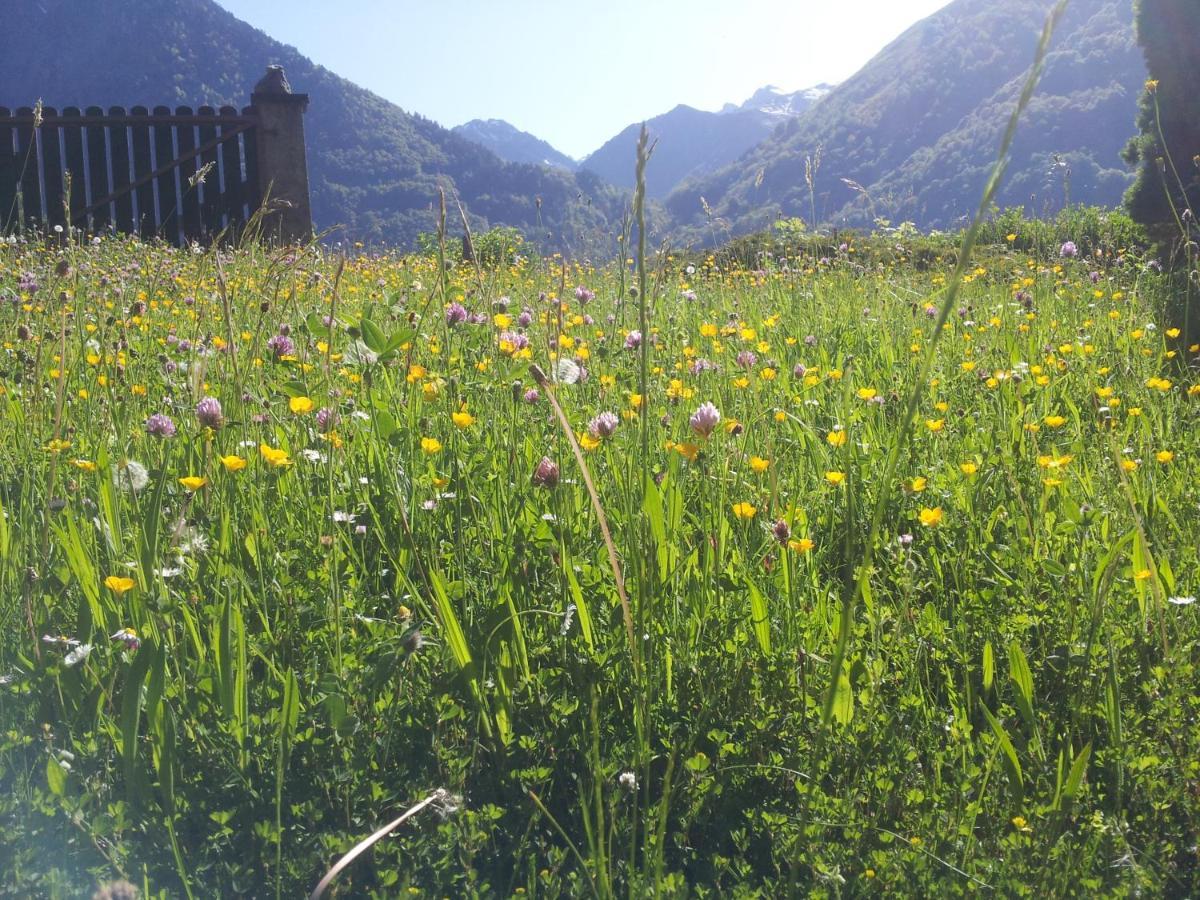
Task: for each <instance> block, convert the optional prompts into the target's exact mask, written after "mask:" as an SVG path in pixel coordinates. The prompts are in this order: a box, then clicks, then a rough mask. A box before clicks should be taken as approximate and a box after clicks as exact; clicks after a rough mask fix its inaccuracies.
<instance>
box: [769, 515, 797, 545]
mask: <svg viewBox="0 0 1200 900" xmlns="http://www.w3.org/2000/svg"><path fill="white" fill-rule="evenodd" d="M771 534H773V535H775V540H777V541H779V543H781V544H786V543H787V542H788V538H790V537H791V536H792V528H791V526H790V525H788V523H787V522H785V521H784V520H783V519H780V520H779V521H777V522H776V523H775V524H774V525H773V526H772V527H771Z"/></svg>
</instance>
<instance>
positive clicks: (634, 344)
mask: <svg viewBox="0 0 1200 900" xmlns="http://www.w3.org/2000/svg"><path fill="white" fill-rule="evenodd" d="M640 346H642V333H641V332H640V331H638V330H637V329H634V330H633V331H631V332H629V334H627V335H625V349H626V350H636V349H637V348H638V347H640Z"/></svg>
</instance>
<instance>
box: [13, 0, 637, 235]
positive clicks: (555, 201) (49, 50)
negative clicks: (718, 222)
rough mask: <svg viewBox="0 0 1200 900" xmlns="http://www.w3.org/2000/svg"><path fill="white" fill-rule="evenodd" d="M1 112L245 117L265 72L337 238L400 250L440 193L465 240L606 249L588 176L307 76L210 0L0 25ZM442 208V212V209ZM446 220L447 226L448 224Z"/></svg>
mask: <svg viewBox="0 0 1200 900" xmlns="http://www.w3.org/2000/svg"><path fill="white" fill-rule="evenodd" d="M3 27H4V35H5V41H4V47H5V49H4V53H2V54H0V104H2V105H6V106H10V107H17V106H31V105H33V103H34V101H36V100H37V99H38V98H39V97H40V98H42V99H44V100H45V102H46V104H47V105H52V106H58V107H62V106H68V105H75V106H86V105H92V104H95V105H98V106H105V107H107V106H110V105H122V106H126V107H128V106H133V105H135V104H146V105H149V106H154V105H158V104H170V105H177V104H188V105H191V106H199V105H201V104H209V105H213V106H217V105H220V104H226V103H228V104H231V105H235V106H239V107H240V106H244V105H245V104H246V103H248V102H249V97H250V91H251V89H252V88H253V86H254V84H255V82H256V81H257V80H258V79H259V78H260V77H261V76H262V74H263V71H264V69H265V67H266V66H267V64H268V63H279V64H282V65H283V66H284V68H285V69H286V71H287V77H288V79H289V81H290V82H291V84H292V86H293V89H294V90H296V91H301V92H306V93H308V94H309V95H310V97H311V104H310V106H309V109H308V113H307V115H306V117H305V138H306V142H307V144H308V160H309V177H310V184H311V191H312V208H313V216H314V219H315V222H316V224H317V227H318V228H328V227H330V226H334V225H342V226H345V230H344V232H342V234H343V235H344V236H345V237H348V238H351V239H356V240H362V241H367V242H388V243H392V244H395V245H399V246H412V245H413V244H414V243H415V240H416V237H417V234H418V233H419V232H422V231H425V232H428V231H432V230H433V229H434V227H435V225H436V207H437V196H438V189H439V187H441V188H444V189H445V190H446V192H447V194H448V196H449V198H450V199H451V201H453V198H454V197H458V198H459V199H461V201H462V203H463V205H464V206H465V208H466V209H467V211H468V215H469V217H470V219H471V224H472V227H473V228H486V227H488V226H492V225H511V226H515V227H517V228H520V229H521V230H522V231H524V232H525V233H526V235H527V236H529V237H531V238H534V239H536V240H537V241H538V242H539V244H540V245H541V246H543V247H546V248H552V249H562V250H567V251H570V252H572V253H583V252H586V251H588V250H589V249H604V250H605V251H606V250H607V245H608V243H610V242H611V234H612V232H613V231H614V230H615V228H614V226H613V224H612V223H613V222H614V221H617V220H619V218H620V215H621V209H622V205H623V204H624V203H625V202H626V199H625V198H623V197H622V196H621V195H620V194H619V193H618V192H616V191H614V190H613V189H611V188H610V187H609V186H607V185H605V184H604V183H603V182H601V181H600V180H599V179H597V178H596V177H595V176H587V175H583V176H579V177H576V176H575V175H573V174H572V173H569V172H566V171H563V170H560V169H551V168H547V167H545V166H534V165H522V164H517V163H508V162H504V161H502V160H501V159H500V158H499V157H497V156H496V155H495V154H494V153H493V152H491V151H490V150H487V149H485V148H483V147H481V146H480V145H478V144H476V143H474V142H472V141H469V140H467V139H465V138H464V137H461V136H460V135H457V134H454V133H453V132H451V131H448V130H447V129H445V128H442V127H441V126H440V125H437V124H436V123H434V122H432V121H430V120H428V119H425V118H422V117H421V116H418V115H413V114H410V113H406V112H405V111H404V110H402V109H400V108H399V107H397V106H395V105H394V104H392V103H389V102H388V101H386V100H384V99H383V98H382V97H380V96H378V95H377V94H373V93H371V92H370V91H367V90H364V89H363V88H360V87H358V86H357V85H355V84H352V83H351V82H349V81H347V80H345V79H343V78H339V77H338V76H337V75H335V74H333V73H332V72H330V71H328V70H327V69H325V68H323V67H321V66H318V65H315V64H314V63H313V62H312V61H311V60H309V59H308V58H307V57H305V56H303V55H302V54H300V53H299V52H298V51H297V50H295V49H294V48H292V47H288V46H286V45H284V44H281V43H279V42H278V41H275V40H272V39H271V38H270V37H268V36H267V35H265V34H263V33H262V32H261V31H258V30H257V29H255V28H253V27H251V26H250V25H248V24H246V23H245V22H242V21H241V20H239V19H237V18H235V17H234V16H233V15H232V14H230V13H229V12H227V11H226V10H224V9H223V8H221V7H220V6H218V5H217V4H216V3H214V2H212V0H37V2H24V0H23V2H20V3H15V4H11V5H10V7H9V8H8V9H7V10H6V12H5V14H4V21H3ZM451 208H452V209H453V206H451ZM455 218H457V217H455Z"/></svg>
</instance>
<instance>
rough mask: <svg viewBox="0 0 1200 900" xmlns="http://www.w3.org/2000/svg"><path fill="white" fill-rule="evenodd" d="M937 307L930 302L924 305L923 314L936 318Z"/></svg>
mask: <svg viewBox="0 0 1200 900" xmlns="http://www.w3.org/2000/svg"><path fill="white" fill-rule="evenodd" d="M937 313H938V309H937V307H936V306H934V305H933V304H932V303H930V304H929V305H928V306H926V307H925V316H926V317H927V318H930V319H934V318H937Z"/></svg>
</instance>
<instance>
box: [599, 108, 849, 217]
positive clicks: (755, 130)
mask: <svg viewBox="0 0 1200 900" xmlns="http://www.w3.org/2000/svg"><path fill="white" fill-rule="evenodd" d="M828 91H829V86H828V85H824V84H822V85H817V86H815V87H811V88H806V89H805V90H802V91H795V92H794V93H786V92H784V91H781V90H779V89H778V88H776V87H771V86H768V87H764V88H762V89H760V90H758V91H756V92H755V93H754V95H753V96H752V97H750V99H748V100H747V101H746V102H745V103H742V104H741V105H740V106H736V105H734V104H732V103H727V104H725V106H724V107H723V108H722V109H721V110H720V111H719V112H705V111H704V110H699V109H694V108H693V107H691V106H684V105H682V104H681V105H679V106H676V107H675V108H674V109H673V110H671V111H670V112H667V113H663V114H662V115H661V116H655V117H654V118H653V119H648V120H647V121H646V128H647V129H648V130H649V132H650V137H651V139H652V140H657V141H658V145H657V146H656V147H655V148H654V156H653V157H652V158H651V160H650V163H649V165H647V166H646V193H647V195H648V196H650V197H653V198H662V197H665V196H667V195H668V194H669V193H670V192H671V191H672V190H674V189H675V188H676V187H677V186H678V185H679V184H681V183H682V182H683V181H685V180H687V179H689V178H700V177H703V176H705V175H707V174H709V173H712V172H715V171H717V170H718V169H720V168H721V167H723V166H725V165H727V164H728V163H731V162H733V161H734V160H735V159H737V158H738V157H739V156H741V155H742V154H743V153H745V152H746V151H747V150H749V149H750V148H751V147H753V146H755V145H756V144H758V143H759V142H760V141H762V140H764V139H765V138H766V137H767V136H768V135H769V134H770V133H771V132H772V131H773V130H774V129H775V127H776V126H777V125H778V124H779V123H780V122H782V121H784V120H786V119H787V118H789V117H790V116H793V115H798V114H799V113H801V112H803V111H804V110H806V109H808V108H809V107H810V106H812V105H813V104H814V103H816V102H817V100H819V99H821V97H823V96H824V95H825V94H826V93H828ZM641 129H642V126H641V124H640V123H638V124H634V125H630V126H629V127H628V128H626V129H625V130H624V131H622V132H621V133H620V134H618V135H617V136H616V137H614V138H612V139H610V140H609V141H607V142H606V143H605V144H604V145H603V146H602V147H600V149H599V150H596V151H595V152H593V153H591V154H590V155H588V156H587V157H586V158H585V159H584V160H583V162H581V163H580V164H579V167H580V169H581V170H582V171H585V172H595V173H596V174H597V175H599V176H600V177H601V178H603V179H604V180H605V181H607V182H608V183H609V184H615V185H617V186H618V187H622V188H626V189H630V190H632V188H633V181H634V159H635V148H636V147H637V140H638V134H639V133H640V132H641Z"/></svg>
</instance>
